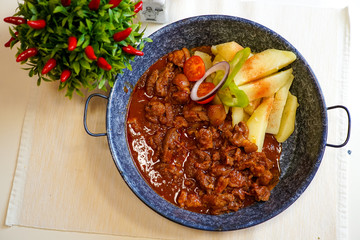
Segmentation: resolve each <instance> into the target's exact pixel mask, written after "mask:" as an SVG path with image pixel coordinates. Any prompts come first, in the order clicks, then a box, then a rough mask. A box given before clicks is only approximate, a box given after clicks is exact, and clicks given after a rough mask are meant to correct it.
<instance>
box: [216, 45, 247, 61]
mask: <svg viewBox="0 0 360 240" xmlns="http://www.w3.org/2000/svg"><path fill="white" fill-rule="evenodd" d="M241 49H243V47H242V46H241V45H240V44H238V43H237V42H234V41H232V42H226V43H222V44H218V45H214V46H212V47H211V52H212V53H213V54H214V55H218V54H220V55H221V56H222V57H223V58H224V59H225V60H226V61H228V62H229V61H231V60H232V59H233V57H234V56H235V54H236V53H237V52H238V51H240V50H241Z"/></svg>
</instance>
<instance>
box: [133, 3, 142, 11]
mask: <svg viewBox="0 0 360 240" xmlns="http://www.w3.org/2000/svg"><path fill="white" fill-rule="evenodd" d="M142 9H143V1H140V2H138V3H137V4H135V8H134V12H135V13H138V12H140V11H141V10H142Z"/></svg>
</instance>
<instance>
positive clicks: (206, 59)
mask: <svg viewBox="0 0 360 240" xmlns="http://www.w3.org/2000/svg"><path fill="white" fill-rule="evenodd" d="M194 55H195V56H199V57H201V59H202V60H203V61H204V64H205V70H208V69H209V68H211V66H212V65H213V64H212V62H211V56H210V55H209V54H207V53H204V52H201V51H195V53H194Z"/></svg>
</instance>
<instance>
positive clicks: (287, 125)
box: [275, 92, 299, 143]
mask: <svg viewBox="0 0 360 240" xmlns="http://www.w3.org/2000/svg"><path fill="white" fill-rule="evenodd" d="M298 106H299V103H298V101H297V97H296V96H294V95H292V94H291V93H290V92H289V94H288V97H287V100H286V104H285V107H284V111H283V114H282V117H281V123H280V129H279V132H278V134H276V135H275V138H276V140H277V141H278V142H280V143H281V142H285V141H286V139H288V137H290V135H291V134H292V133H293V132H294V129H295V119H296V109H297V108H298Z"/></svg>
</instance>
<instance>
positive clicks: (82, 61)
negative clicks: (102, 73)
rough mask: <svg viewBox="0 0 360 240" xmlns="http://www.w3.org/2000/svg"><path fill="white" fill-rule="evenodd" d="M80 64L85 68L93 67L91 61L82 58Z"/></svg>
mask: <svg viewBox="0 0 360 240" xmlns="http://www.w3.org/2000/svg"><path fill="white" fill-rule="evenodd" d="M80 65H81V67H83V68H85V69H89V70H90V69H91V66H90V63H89V62H88V61H86V60H85V59H81V60H80Z"/></svg>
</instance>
